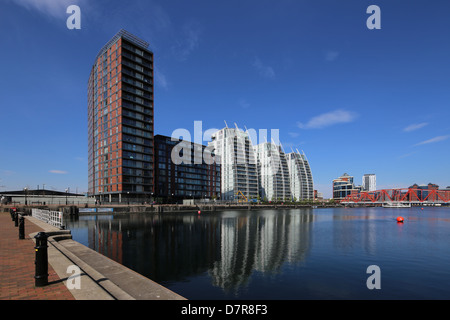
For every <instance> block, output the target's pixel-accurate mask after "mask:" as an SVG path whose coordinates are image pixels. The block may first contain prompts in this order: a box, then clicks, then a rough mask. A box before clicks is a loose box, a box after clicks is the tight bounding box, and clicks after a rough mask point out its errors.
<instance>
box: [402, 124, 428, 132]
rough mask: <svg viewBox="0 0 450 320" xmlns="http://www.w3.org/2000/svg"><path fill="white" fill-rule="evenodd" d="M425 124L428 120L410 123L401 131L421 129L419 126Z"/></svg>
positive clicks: (421, 126)
mask: <svg viewBox="0 0 450 320" xmlns="http://www.w3.org/2000/svg"><path fill="white" fill-rule="evenodd" d="M427 125H428V122H422V123H414V124H411V125H409V126H407V127H406V128H404V129H403V131H405V132H411V131H414V130H418V129H421V128H423V127H425V126H427Z"/></svg>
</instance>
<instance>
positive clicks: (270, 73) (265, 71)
mask: <svg viewBox="0 0 450 320" xmlns="http://www.w3.org/2000/svg"><path fill="white" fill-rule="evenodd" d="M252 65H253V67H254V68H255V70H256V71H258V73H259V74H260V75H261V76H262V77H264V78H268V79H272V78H274V77H275V71H274V70H273V68H272V67H270V66H266V65H263V63H262V62H261V60H260V59H259V58H258V57H256V58H255V60H254V61H253V64H252Z"/></svg>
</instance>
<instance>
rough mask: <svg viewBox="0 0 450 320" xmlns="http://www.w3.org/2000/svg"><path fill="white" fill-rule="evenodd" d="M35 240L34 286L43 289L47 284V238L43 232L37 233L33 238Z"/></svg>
mask: <svg viewBox="0 0 450 320" xmlns="http://www.w3.org/2000/svg"><path fill="white" fill-rule="evenodd" d="M34 238H35V239H36V246H35V247H34V248H35V249H36V260H35V261H34V263H35V264H36V272H35V276H34V279H35V282H34V284H35V286H36V287H43V286H45V285H47V284H48V253H47V247H48V245H47V238H48V236H47V235H46V234H45V232H39V233H38V234H37V235H36V236H35V237H34Z"/></svg>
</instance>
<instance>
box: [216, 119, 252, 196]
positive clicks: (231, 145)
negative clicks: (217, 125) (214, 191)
mask: <svg viewBox="0 0 450 320" xmlns="http://www.w3.org/2000/svg"><path fill="white" fill-rule="evenodd" d="M208 146H209V147H211V148H212V151H213V152H214V153H215V154H216V155H218V156H219V157H220V164H221V179H222V183H221V199H223V200H233V201H234V200H237V201H245V202H246V201H251V200H256V199H257V198H258V172H257V162H256V155H255V152H254V149H253V146H252V143H251V141H250V138H249V135H248V132H244V131H242V130H240V129H238V128H228V127H226V128H223V129H222V130H219V131H216V132H215V133H213V134H212V135H211V141H210V142H209V143H208Z"/></svg>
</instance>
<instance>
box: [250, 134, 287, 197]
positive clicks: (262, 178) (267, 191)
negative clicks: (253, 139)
mask: <svg viewBox="0 0 450 320" xmlns="http://www.w3.org/2000/svg"><path fill="white" fill-rule="evenodd" d="M255 152H256V157H257V160H258V176H259V195H260V197H261V199H262V200H267V201H276V200H291V198H292V197H291V189H290V179H289V169H288V164H287V161H286V155H285V153H284V151H283V149H282V148H281V146H277V145H276V144H274V143H269V142H265V143H261V144H259V145H257V146H256V147H255Z"/></svg>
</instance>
